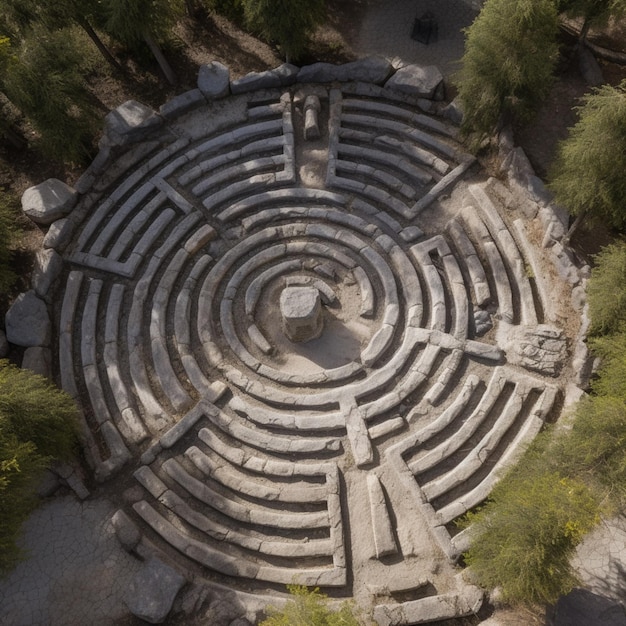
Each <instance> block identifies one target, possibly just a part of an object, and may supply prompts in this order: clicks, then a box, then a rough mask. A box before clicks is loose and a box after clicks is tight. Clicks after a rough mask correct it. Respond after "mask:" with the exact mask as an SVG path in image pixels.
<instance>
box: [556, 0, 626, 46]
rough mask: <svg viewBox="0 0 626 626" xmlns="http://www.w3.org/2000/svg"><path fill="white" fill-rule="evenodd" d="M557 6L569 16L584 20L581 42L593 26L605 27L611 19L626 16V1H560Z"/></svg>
mask: <svg viewBox="0 0 626 626" xmlns="http://www.w3.org/2000/svg"><path fill="white" fill-rule="evenodd" d="M557 5H558V8H559V10H560V11H563V12H565V13H566V14H567V15H570V16H572V17H582V18H583V27H582V29H581V31H580V40H581V41H583V42H584V41H586V39H587V33H588V32H589V29H590V28H591V27H592V26H601V25H604V24H606V22H608V20H609V19H610V18H611V17H621V16H623V15H624V14H626V1H625V0H558V1H557Z"/></svg>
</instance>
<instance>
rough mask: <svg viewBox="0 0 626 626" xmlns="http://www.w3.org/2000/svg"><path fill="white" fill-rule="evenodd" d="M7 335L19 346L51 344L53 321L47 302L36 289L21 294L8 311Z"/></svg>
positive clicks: (8, 338)
mask: <svg viewBox="0 0 626 626" xmlns="http://www.w3.org/2000/svg"><path fill="white" fill-rule="evenodd" d="M5 324H6V336H7V340H8V341H9V343H14V344H16V345H18V346H25V347H29V346H47V345H49V344H50V338H51V323H50V315H49V314H48V308H47V306H46V303H45V302H44V301H43V300H42V299H41V298H39V297H38V296H37V294H36V293H35V292H34V291H32V290H31V291H27V292H26V293H22V294H20V295H19V296H18V297H17V299H16V300H15V302H14V303H13V305H12V306H11V308H10V309H9V310H8V311H7V314H6V318H5Z"/></svg>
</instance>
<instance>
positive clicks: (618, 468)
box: [557, 396, 626, 508]
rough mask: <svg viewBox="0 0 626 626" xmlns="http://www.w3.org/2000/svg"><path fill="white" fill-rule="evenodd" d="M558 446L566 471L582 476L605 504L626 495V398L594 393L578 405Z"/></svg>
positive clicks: (559, 457) (559, 456) (572, 474)
mask: <svg viewBox="0 0 626 626" xmlns="http://www.w3.org/2000/svg"><path fill="white" fill-rule="evenodd" d="M559 447H560V450H558V452H557V455H558V460H559V465H560V467H561V468H562V471H564V472H567V474H568V475H570V476H579V477H580V479H581V480H585V482H586V483H587V484H588V485H590V487H592V488H593V490H594V492H595V494H596V497H597V498H598V499H601V500H603V501H604V504H605V506H608V505H609V504H610V502H609V498H610V501H611V502H612V504H613V508H616V507H619V506H620V505H621V504H622V501H623V499H624V496H625V495H626V455H625V454H624V450H626V401H625V399H624V398H618V397H606V396H590V397H588V398H585V399H584V400H582V401H581V402H579V403H578V405H577V406H576V413H575V419H574V421H573V423H572V427H571V430H570V432H568V433H567V437H563V438H562V441H561V442H560V446H559Z"/></svg>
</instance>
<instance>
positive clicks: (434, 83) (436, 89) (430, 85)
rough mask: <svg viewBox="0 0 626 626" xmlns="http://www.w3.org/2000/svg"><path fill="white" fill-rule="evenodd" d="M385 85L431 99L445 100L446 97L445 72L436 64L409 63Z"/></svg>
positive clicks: (401, 91)
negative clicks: (424, 65)
mask: <svg viewBox="0 0 626 626" xmlns="http://www.w3.org/2000/svg"><path fill="white" fill-rule="evenodd" d="M385 87H387V88H388V89H393V90H394V91H399V92H400V93H406V94H410V95H415V96H420V97H422V98H429V99H430V100H443V97H444V84H443V74H442V73H441V72H440V71H439V68H438V67H437V66H436V65H428V66H426V67H422V66H421V65H407V66H406V67H403V68H402V69H399V70H398V71H397V72H396V73H395V74H394V75H393V76H392V77H391V78H390V79H389V80H388V81H387V82H386V83H385Z"/></svg>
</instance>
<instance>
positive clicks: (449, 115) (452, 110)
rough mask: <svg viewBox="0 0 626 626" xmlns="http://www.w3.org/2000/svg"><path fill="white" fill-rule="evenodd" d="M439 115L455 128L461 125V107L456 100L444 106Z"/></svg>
mask: <svg viewBox="0 0 626 626" xmlns="http://www.w3.org/2000/svg"><path fill="white" fill-rule="evenodd" d="M441 114H442V115H443V116H444V117H445V118H446V119H447V120H450V121H451V122H452V123H453V124H456V125H457V126H460V125H461V124H462V123H463V115H464V113H463V107H462V106H461V102H460V100H459V99H458V98H455V99H454V100H453V101H452V102H450V104H448V105H447V106H445V107H444V108H443V109H442V111H441Z"/></svg>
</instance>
